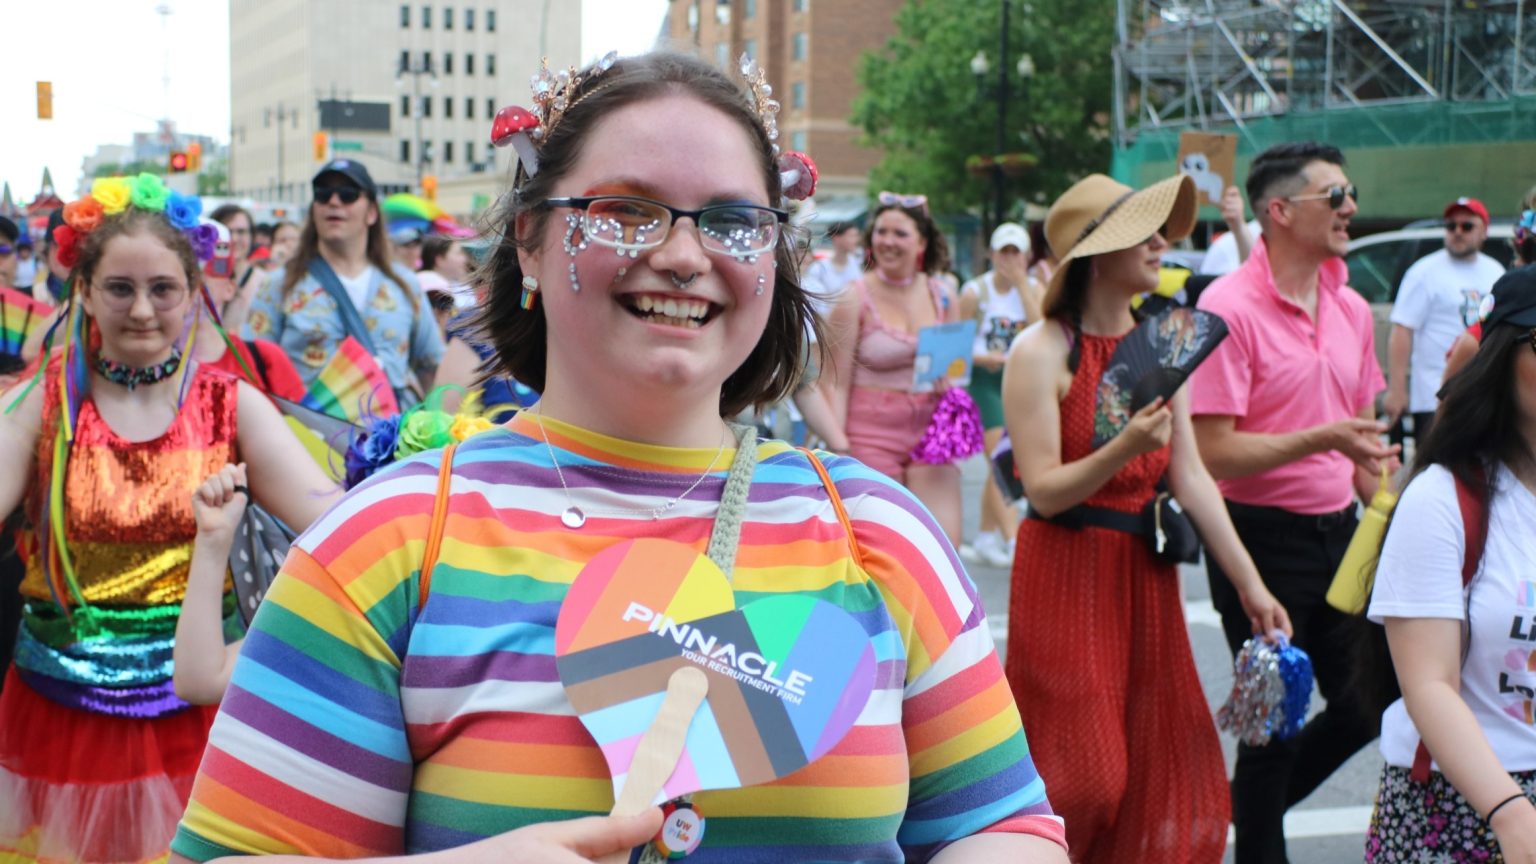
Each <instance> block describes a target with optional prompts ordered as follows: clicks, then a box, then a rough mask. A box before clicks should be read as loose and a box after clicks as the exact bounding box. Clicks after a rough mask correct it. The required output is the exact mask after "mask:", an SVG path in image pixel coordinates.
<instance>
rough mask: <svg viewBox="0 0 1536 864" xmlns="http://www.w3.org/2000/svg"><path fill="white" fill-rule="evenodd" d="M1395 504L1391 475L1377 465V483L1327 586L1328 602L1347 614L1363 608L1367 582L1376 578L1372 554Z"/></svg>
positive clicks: (1358, 611)
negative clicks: (1379, 477)
mask: <svg viewBox="0 0 1536 864" xmlns="http://www.w3.org/2000/svg"><path fill="white" fill-rule="evenodd" d="M1395 507H1397V493H1396V492H1393V491H1392V477H1391V475H1389V474H1388V473H1387V467H1386V466H1385V465H1383V466H1382V467H1381V485H1379V486H1377V487H1376V494H1375V495H1372V496H1371V503H1370V506H1368V507H1366V508H1365V515H1364V516H1363V517H1361V519H1360V525H1359V527H1357V528H1355V536H1353V537H1351V538H1350V539H1349V548H1348V549H1346V550H1344V559H1343V560H1342V561H1340V562H1339V569H1338V572H1336V573H1334V574H1333V583H1332V584H1330V585H1329V586H1328V594H1327V600H1328V605H1329V606H1332V607H1333V608H1335V609H1337V610H1339V611H1340V612H1344V613H1347V614H1349V615H1359V614H1360V613H1362V612H1364V611H1365V601H1366V598H1368V597H1370V595H1371V585H1372V584H1373V583H1374V582H1375V581H1376V555H1377V553H1378V552H1380V551H1381V540H1382V538H1383V537H1385V536H1386V533H1387V521H1388V520H1389V519H1391V518H1392V510H1393V508H1395Z"/></svg>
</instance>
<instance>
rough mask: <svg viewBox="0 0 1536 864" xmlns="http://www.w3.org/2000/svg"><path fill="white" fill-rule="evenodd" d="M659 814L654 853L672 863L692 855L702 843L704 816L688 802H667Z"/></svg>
mask: <svg viewBox="0 0 1536 864" xmlns="http://www.w3.org/2000/svg"><path fill="white" fill-rule="evenodd" d="M661 813H662V821H661V833H659V834H657V835H656V840H655V844H656V851H657V852H660V853H661V854H663V855H665V856H667V858H668V860H674V861H675V860H677V859H679V858H684V857H687V856H688V855H691V854H693V851H694V850H695V849H698V848H699V844H700V843H702V842H704V814H702V813H700V812H699V810H698V808H697V807H695V806H694V805H693V803H692V802H690V801H668V802H667V803H666V805H665V806H664V807H662V809H661Z"/></svg>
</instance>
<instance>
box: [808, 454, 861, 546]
mask: <svg viewBox="0 0 1536 864" xmlns="http://www.w3.org/2000/svg"><path fill="white" fill-rule="evenodd" d="M795 449H796V450H799V451H800V452H801V453H804V454H805V458H807V459H809V460H811V467H812V468H815V469H816V474H817V476H819V477H820V478H821V485H822V486H824V487H826V490H827V497H828V498H830V499H831V500H832V509H833V511H835V512H836V513H837V521H838V522H840V523H842V526H843V533H844V534H846V535H848V548H849V549H850V550H852V551H853V560H854V561H855V562H856V563H857V564H858V565H859V569H860V570H866V571H867V570H868V569H869V568H868V567H865V566H864V550H863V549H860V548H859V538H857V537H855V536H854V534H853V522H852V521H850V520H849V519H848V508H846V507H844V506H843V496H841V495H839V494H837V484H836V483H833V482H832V475H830V474H828V473H827V466H825V465H823V464H822V463H821V459H819V458H817V456H816V454H815V453H814V452H812V451H811V450H809V449H807V448H805V447H796V448H795Z"/></svg>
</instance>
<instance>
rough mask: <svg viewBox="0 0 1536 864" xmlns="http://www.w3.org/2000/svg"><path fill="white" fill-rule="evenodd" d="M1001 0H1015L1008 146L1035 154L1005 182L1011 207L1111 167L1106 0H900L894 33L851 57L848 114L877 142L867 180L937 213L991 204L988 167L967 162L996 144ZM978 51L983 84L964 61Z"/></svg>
mask: <svg viewBox="0 0 1536 864" xmlns="http://www.w3.org/2000/svg"><path fill="white" fill-rule="evenodd" d="M1000 2H1009V3H1012V4H1013V5H1012V8H1011V9H1010V12H1009V30H1010V32H1009V38H1008V43H1009V45H1008V48H1009V54H1010V56H1009V57H1008V58H1007V61H1006V62H1007V65H1008V73H1009V75H1010V76H1012V77H1011V79H1010V84H1009V89H1010V95H1011V98H1010V100H1009V105H1008V125H1007V134H1006V137H1005V140H1006V141H1007V142H1008V143H1007V151H1008V152H1024V153H1028V154H1030V155H1032V156H1034V157H1035V158H1036V159H1037V160H1038V161H1037V163H1036V165H1035V167H1034V168H1032V169H1029V170H1026V171H1025V172H1024V173H1023V175H1022V176H1020V177H1018V178H1010V179H1008V180H1007V181H1006V182H1007V186H1006V190H1007V193H1008V200H1010V201H1012V202H1015V203H1014V205H1013V208H1012V209H1013V213H1014V215H1015V216H1017V215H1019V214H1020V213H1021V211H1022V207H1020V205H1019V203H1018V202H1020V201H1021V200H1026V199H1027V200H1029V201H1033V202H1036V203H1042V204H1045V203H1049V202H1050V201H1051V200H1053V199H1054V198H1055V197H1056V196H1057V195H1059V194H1061V193H1062V192H1063V191H1065V190H1066V188H1067V187H1068V186H1070V185H1071V184H1072V183H1073V182H1075V181H1076V180H1078V179H1079V178H1081V177H1082V176H1083V175H1085V174H1088V173H1092V172H1094V171H1108V170H1109V161H1110V139H1109V122H1110V102H1111V99H1112V98H1113V65H1112V62H1111V59H1110V55H1111V51H1112V49H1113V45H1114V32H1115V5H1114V3H1113V2H1111V0H1026V2H1022V3H1021V2H1018V0H908V2H907V4H906V6H904V7H903V8H902V9H901V10H900V11H899V12H898V13H897V16H896V27H897V34H896V36H894V37H892V38H891V40H890V41H889V42H887V43H886V45H885V47H884V48H883V49H881V50H879V51H871V52H866V53H865V54H864V56H863V57H862V58H861V60H860V64H859V85H860V90H861V94H860V96H859V97H858V98H857V99H856V100H855V101H854V105H853V116H852V118H851V119H852V122H853V123H854V124H855V125H856V126H858V127H859V128H860V129H862V130H863V132H864V140H865V142H866V143H867V144H870V145H871V146H875V147H879V148H881V149H882V150H883V151H884V153H885V156H884V158H883V159H882V160H881V162H880V163H879V164H878V165H877V166H876V167H875V169H874V170H873V171H872V172H871V174H870V186H871V189H893V190H900V191H904V192H921V193H924V194H926V195H927V196H928V197H929V200H930V202H931V204H932V206H933V207H934V209H935V211H936V212H939V213H954V212H959V211H963V210H968V211H973V212H980V211H981V210H982V208H983V206H984V205H988V204H989V203H990V201H991V191H990V190H991V188H992V187H991V182H992V181H991V178H990V177H989V176H973V175H972V174H971V173H970V172H968V171H967V170H966V164H965V163H966V160H967V159H968V158H970V157H972V156H985V157H991V156H993V155H995V154H994V151H995V150H996V140H995V139H996V124H997V102H996V98H997V93H996V89H995V88H996V86H997V75H998V72H997V70H998V64H999V60H998V57H997V51H998V27H999V25H1000V23H1001V18H1000V16H1001V6H1000V5H999V4H1000ZM978 50H980V51H985V52H986V54H987V59H988V60H989V61H990V63H991V64H992V71H991V73H990V74H989V75H988V76H987V79H988V80H986V81H985V82H984V83H983V84H982V86H981V87H978V85H977V81H976V78H975V77H974V76H973V75H972V74H971V70H970V58H971V57H972V56H974V55H975V53H976V52H977V51H978ZM1023 53H1028V54H1029V55H1030V57H1031V58H1032V59H1033V60H1034V65H1035V74H1034V76H1033V77H1031V78H1030V79H1029V81H1028V82H1027V83H1026V84H1024V85H1023V86H1022V88H1021V85H1020V82H1019V79H1018V77H1017V74H1016V72H1015V70H1014V64H1016V63H1017V61H1018V58H1019V56H1020V55H1021V54H1023ZM1021 91H1022V92H1021Z"/></svg>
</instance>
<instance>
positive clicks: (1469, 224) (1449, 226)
mask: <svg viewBox="0 0 1536 864" xmlns="http://www.w3.org/2000/svg"><path fill="white" fill-rule="evenodd" d="M1481 224H1482V223H1481V222H1473V221H1472V220H1470V219H1468V220H1466V221H1463V222H1457V221H1456V220H1454V219H1447V220H1446V221H1445V230H1447V231H1452V232H1455V231H1461V232H1463V233H1466V234H1471V233H1472V232H1473V231H1476V230H1477V226H1479V225H1481Z"/></svg>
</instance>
